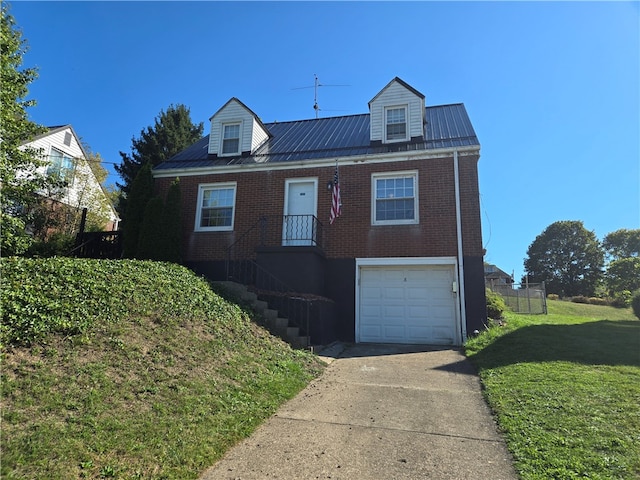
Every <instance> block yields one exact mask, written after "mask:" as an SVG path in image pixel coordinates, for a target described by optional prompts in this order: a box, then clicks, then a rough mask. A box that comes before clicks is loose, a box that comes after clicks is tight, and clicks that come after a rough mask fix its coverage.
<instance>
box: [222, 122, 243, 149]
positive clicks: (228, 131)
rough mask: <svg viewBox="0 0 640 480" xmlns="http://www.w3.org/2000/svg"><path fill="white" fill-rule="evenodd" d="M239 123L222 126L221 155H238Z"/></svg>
mask: <svg viewBox="0 0 640 480" xmlns="http://www.w3.org/2000/svg"><path fill="white" fill-rule="evenodd" d="M240 127H241V124H240V122H234V123H224V124H222V143H221V149H220V154H221V155H238V154H239V153H240Z"/></svg>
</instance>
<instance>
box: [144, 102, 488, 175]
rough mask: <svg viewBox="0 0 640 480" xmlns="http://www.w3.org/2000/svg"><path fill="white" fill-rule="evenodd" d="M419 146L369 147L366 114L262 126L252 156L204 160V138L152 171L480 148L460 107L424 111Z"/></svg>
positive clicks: (367, 117) (464, 112) (413, 144)
mask: <svg viewBox="0 0 640 480" xmlns="http://www.w3.org/2000/svg"><path fill="white" fill-rule="evenodd" d="M425 112H426V120H427V125H426V136H425V139H424V141H419V142H409V143H403V144H385V145H372V144H371V141H370V125H369V118H370V117H369V114H361V115H348V116H342V117H330V118H318V119H311V120H298V121H291V122H274V123H266V124H264V127H265V129H266V130H267V131H268V132H269V133H270V134H271V138H269V140H268V141H267V142H265V143H264V145H262V146H261V147H260V148H258V150H257V151H256V152H254V154H253V155H250V156H248V157H247V156H244V157H243V156H236V157H222V158H219V157H216V156H213V155H211V156H210V155H209V154H208V145H209V135H207V136H205V137H203V138H201V139H200V140H198V141H197V142H196V143H194V144H193V145H191V146H190V147H188V148H187V149H185V150H183V151H182V152H180V153H178V154H176V155H174V156H173V157H171V158H170V159H168V160H167V161H165V162H163V163H161V164H160V165H158V166H156V167H155V168H154V170H166V169H176V168H179V169H183V168H202V167H212V166H221V165H233V164H245V163H268V162H272V163H276V162H289V161H300V160H321V159H326V158H333V157H348V156H355V155H367V154H379V153H386V152H398V151H413V150H435V149H441V148H456V147H468V146H478V147H479V146H480V143H479V142H478V138H477V137H476V134H475V131H474V130H473V126H472V125H471V121H470V120H469V116H468V115H467V111H466V109H465V108H464V105H463V104H462V103H457V104H453V105H439V106H431V107H426V110H425Z"/></svg>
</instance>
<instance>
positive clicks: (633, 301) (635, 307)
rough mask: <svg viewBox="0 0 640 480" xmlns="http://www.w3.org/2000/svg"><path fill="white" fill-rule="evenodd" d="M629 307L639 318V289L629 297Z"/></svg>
mask: <svg viewBox="0 0 640 480" xmlns="http://www.w3.org/2000/svg"><path fill="white" fill-rule="evenodd" d="M631 308H632V309H633V313H634V315H635V316H636V317H638V319H639V320H640V290H638V291H636V293H635V294H634V295H633V298H632V299H631Z"/></svg>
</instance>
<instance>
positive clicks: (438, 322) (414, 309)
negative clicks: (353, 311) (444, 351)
mask: <svg viewBox="0 0 640 480" xmlns="http://www.w3.org/2000/svg"><path fill="white" fill-rule="evenodd" d="M453 271H454V270H453V266H424V265H423V266H403V267H388V266H380V267H362V268H361V270H360V305H359V325H358V340H359V341H361V342H381V343H423V344H445V345H450V344H453V343H455V341H456V340H455V339H456V335H455V329H456V314H455V305H456V296H455V295H454V294H453V293H452V292H451V285H452V282H453V278H454V274H453Z"/></svg>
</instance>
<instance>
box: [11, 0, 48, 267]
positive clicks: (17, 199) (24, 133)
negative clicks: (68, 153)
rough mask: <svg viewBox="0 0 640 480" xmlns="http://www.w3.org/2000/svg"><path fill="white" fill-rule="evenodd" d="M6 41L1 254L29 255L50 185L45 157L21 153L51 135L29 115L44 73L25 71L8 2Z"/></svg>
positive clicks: (20, 42)
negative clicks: (35, 217)
mask: <svg viewBox="0 0 640 480" xmlns="http://www.w3.org/2000/svg"><path fill="white" fill-rule="evenodd" d="M0 39H1V43H0V57H1V61H0V64H1V71H0V106H1V108H0V115H1V117H0V184H1V185H2V196H1V197H0V207H1V214H0V231H2V236H1V243H0V248H1V250H2V255H3V256H7V255H16V254H21V253H24V252H25V251H26V250H27V248H28V247H29V245H30V244H31V238H30V236H29V235H27V233H26V232H25V227H26V225H27V224H29V223H30V221H31V218H30V217H31V206H32V205H34V203H35V202H36V201H37V196H36V195H35V193H36V192H37V191H38V190H40V189H41V188H45V187H46V186H47V183H48V179H47V177H46V176H45V175H43V174H42V173H39V172H38V171H37V169H38V167H41V166H43V165H44V160H43V158H42V155H41V152H39V151H37V150H35V149H33V148H24V147H23V148H20V147H21V145H22V144H24V143H25V142H27V141H29V140H31V139H33V138H34V137H35V136H37V135H38V134H40V133H43V132H44V131H46V129H45V128H44V127H42V126H40V125H37V124H36V123H34V122H32V121H30V120H29V118H28V115H27V108H29V107H32V106H34V105H35V101H34V100H26V96H27V95H28V93H29V89H28V87H29V84H30V83H31V82H33V81H34V80H35V79H36V78H37V77H38V73H37V70H36V69H35V68H23V69H21V67H22V58H23V55H24V54H25V52H26V51H27V45H26V41H25V40H23V39H22V33H21V32H20V30H19V29H18V27H17V26H16V22H15V19H14V18H13V16H12V15H11V14H10V13H9V6H8V4H7V3H6V2H3V3H2V20H1V23H0Z"/></svg>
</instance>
